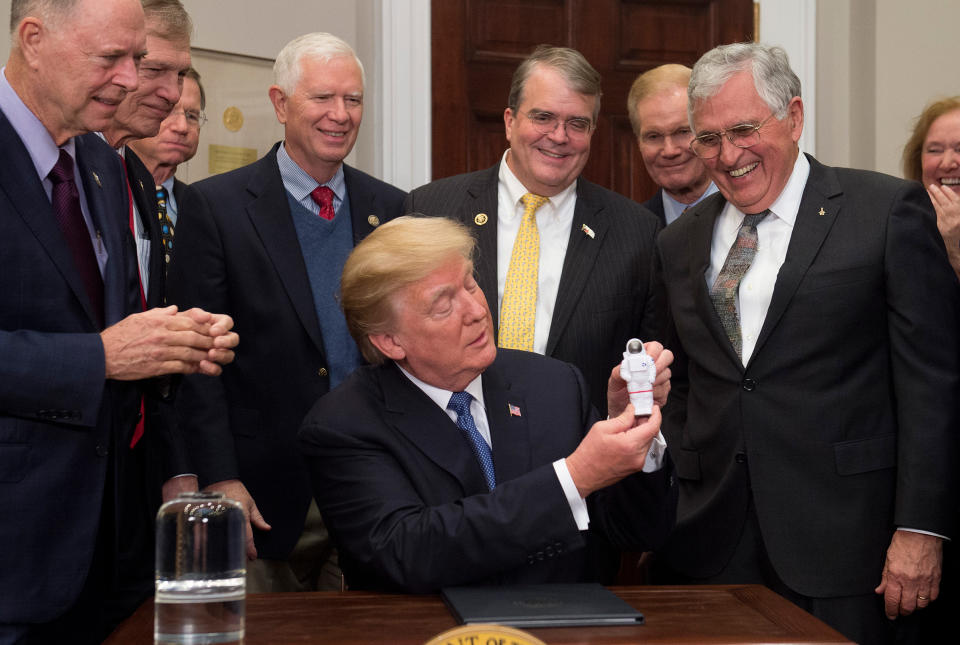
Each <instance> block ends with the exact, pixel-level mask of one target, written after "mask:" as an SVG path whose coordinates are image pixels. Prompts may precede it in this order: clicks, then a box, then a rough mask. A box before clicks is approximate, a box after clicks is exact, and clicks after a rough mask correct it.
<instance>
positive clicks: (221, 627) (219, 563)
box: [153, 492, 246, 645]
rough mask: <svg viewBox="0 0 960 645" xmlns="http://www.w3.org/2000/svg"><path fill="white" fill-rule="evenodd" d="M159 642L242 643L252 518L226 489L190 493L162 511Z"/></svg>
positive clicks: (155, 634)
mask: <svg viewBox="0 0 960 645" xmlns="http://www.w3.org/2000/svg"><path fill="white" fill-rule="evenodd" d="M155 589H156V593H155V596H154V621H153V639H154V643H157V644H163V645H167V644H170V645H173V644H176V645H200V644H205V643H242V642H243V634H244V610H245V596H246V520H245V519H244V515H243V509H242V508H241V507H240V504H238V503H237V502H235V501H233V500H232V499H227V498H225V497H224V496H223V494H221V493H206V492H200V493H184V494H182V495H181V496H179V497H178V498H177V499H174V500H171V501H169V502H167V503H166V504H164V505H163V506H162V507H160V511H159V512H158V513H157V551H156V588H155Z"/></svg>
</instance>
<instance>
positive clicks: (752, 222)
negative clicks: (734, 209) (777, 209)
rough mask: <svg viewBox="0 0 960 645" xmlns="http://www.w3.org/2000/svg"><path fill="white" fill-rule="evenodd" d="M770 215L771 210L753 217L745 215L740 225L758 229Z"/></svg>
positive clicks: (755, 214)
mask: <svg viewBox="0 0 960 645" xmlns="http://www.w3.org/2000/svg"><path fill="white" fill-rule="evenodd" d="M769 214H770V209H769V208H768V209H767V210H765V211H762V212H760V213H754V214H753V215H744V216H743V223H742V224H741V225H740V227H741V228H743V227H748V228H756V227H757V224H759V223H760V222H762V221H763V218H765V217H766V216H767V215H769Z"/></svg>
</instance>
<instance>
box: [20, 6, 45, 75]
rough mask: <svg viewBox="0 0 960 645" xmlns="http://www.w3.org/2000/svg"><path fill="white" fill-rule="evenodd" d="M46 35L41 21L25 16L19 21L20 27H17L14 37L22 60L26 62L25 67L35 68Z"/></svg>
mask: <svg viewBox="0 0 960 645" xmlns="http://www.w3.org/2000/svg"><path fill="white" fill-rule="evenodd" d="M47 35H48V34H47V30H46V29H44V24H43V21H41V20H40V19H39V18H36V17H34V16H27V17H26V18H24V19H23V20H21V21H20V26H19V27H17V31H16V36H15V37H16V39H17V45H18V46H19V48H20V52H21V53H22V55H23V58H24V60H26V61H27V65H29V66H30V67H31V68H33V69H36V67H37V59H38V58H39V57H40V48H41V44H42V42H43V39H44V37H45V36H47Z"/></svg>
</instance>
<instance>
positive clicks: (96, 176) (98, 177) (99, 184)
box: [90, 170, 103, 188]
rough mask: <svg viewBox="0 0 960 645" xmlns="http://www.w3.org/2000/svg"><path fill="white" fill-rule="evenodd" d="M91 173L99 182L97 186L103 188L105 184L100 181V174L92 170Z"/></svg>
mask: <svg viewBox="0 0 960 645" xmlns="http://www.w3.org/2000/svg"><path fill="white" fill-rule="evenodd" d="M90 174H91V175H93V180H94V181H95V182H97V187H98V188H103V184H101V183H100V176H99V175H98V174H97V173H95V172H93V171H92V170H91V171H90Z"/></svg>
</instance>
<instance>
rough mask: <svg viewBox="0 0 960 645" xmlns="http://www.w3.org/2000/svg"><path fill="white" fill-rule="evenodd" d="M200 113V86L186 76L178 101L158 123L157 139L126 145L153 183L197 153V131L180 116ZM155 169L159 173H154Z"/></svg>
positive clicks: (198, 133) (162, 180) (162, 179)
mask: <svg viewBox="0 0 960 645" xmlns="http://www.w3.org/2000/svg"><path fill="white" fill-rule="evenodd" d="M201 112H202V110H201V108H200V86H199V85H197V82H196V81H195V80H193V79H192V78H190V77H187V78H185V79H184V80H183V92H181V93H180V101H179V102H178V103H177V104H176V106H174V108H173V112H171V113H170V116H168V117H167V118H166V119H164V120H163V123H161V124H160V132H158V133H157V136H155V137H150V138H148V139H140V140H139V141H131V142H130V147H131V148H133V150H134V152H136V153H137V156H139V157H140V159H141V160H142V161H143V163H144V165H146V166H147V169H148V170H150V174H152V175H153V178H154V180H155V181H156V182H157V184H161V183H163V182H164V181H166V179H167V178H168V177H169V176H170V175H171V174H173V172H174V171H175V170H176V169H177V166H178V165H179V164H181V163H183V162H185V161H187V160H189V159H192V158H193V156H194V155H195V154H197V145H198V144H199V143H200V128H199V127H197V126H196V125H193V124H191V123H189V122H188V121H187V119H186V118H185V117H184V114H185V113H193V114H201ZM161 169H162V170H161ZM158 170H161V172H159V173H158V172H157V171H158Z"/></svg>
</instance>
